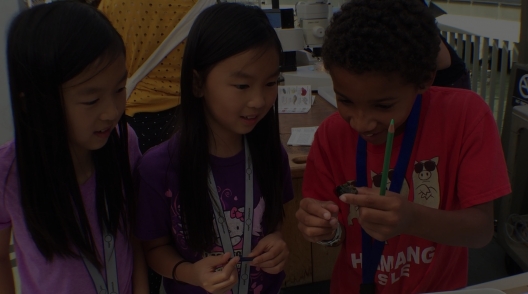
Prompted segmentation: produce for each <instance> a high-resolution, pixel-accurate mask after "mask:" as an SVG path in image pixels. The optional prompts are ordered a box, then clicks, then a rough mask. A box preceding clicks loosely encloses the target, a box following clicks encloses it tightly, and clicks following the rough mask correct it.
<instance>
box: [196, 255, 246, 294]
mask: <svg viewBox="0 0 528 294" xmlns="http://www.w3.org/2000/svg"><path fill="white" fill-rule="evenodd" d="M230 258H231V253H229V252H228V253H224V255H220V256H208V257H206V258H203V259H201V260H200V261H197V262H195V263H194V264H192V271H193V276H194V279H195V280H194V281H192V284H193V285H195V286H199V287H202V288H203V289H204V290H206V291H207V292H209V293H213V294H224V293H226V292H228V291H229V290H231V289H232V288H233V286H235V284H236V283H237V282H238V270H237V267H236V265H237V263H238V260H239V259H240V258H239V257H235V258H232V259H231V260H230ZM219 268H221V270H218V269H219Z"/></svg>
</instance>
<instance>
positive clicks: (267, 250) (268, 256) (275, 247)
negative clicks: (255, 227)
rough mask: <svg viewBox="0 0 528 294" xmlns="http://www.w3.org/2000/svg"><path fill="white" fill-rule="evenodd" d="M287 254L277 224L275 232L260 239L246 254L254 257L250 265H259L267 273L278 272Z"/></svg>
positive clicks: (288, 252)
mask: <svg viewBox="0 0 528 294" xmlns="http://www.w3.org/2000/svg"><path fill="white" fill-rule="evenodd" d="M289 255H290V251H289V250H288V245H287V244H286V242H285V241H284V239H283V238H282V233H281V225H279V226H278V227H277V230H275V232H273V233H271V234H269V235H267V236H265V237H264V238H262V239H260V241H259V242H258V244H257V245H256V246H255V248H253V250H252V251H251V253H250V254H249V255H248V256H249V257H254V259H253V261H252V262H251V265H252V266H256V267H259V268H261V269H262V270H263V271H264V272H266V273H268V274H278V273H280V272H281V271H282V270H283V269H284V266H285V265H286V261H287V260H288V256H289Z"/></svg>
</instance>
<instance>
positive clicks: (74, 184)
mask: <svg viewBox="0 0 528 294" xmlns="http://www.w3.org/2000/svg"><path fill="white" fill-rule="evenodd" d="M7 62H8V72H9V83H10V93H11V106H12V111H13V120H14V128H15V140H14V141H11V142H8V143H7V144H5V145H3V146H0V288H1V290H0V292H2V293H14V292H15V290H14V285H13V284H14V283H13V276H12V274H11V262H10V258H9V253H10V250H9V242H10V236H11V233H12V234H13V240H14V249H15V254H16V261H17V268H18V272H19V275H20V284H21V291H22V293H37V294H39V293H43V294H44V293H76V294H78V293H86V294H94V293H103V291H105V290H106V292H105V293H120V294H122V293H133V292H134V293H147V289H146V288H147V285H146V270H145V266H144V261H143V266H139V265H140V264H141V260H142V259H141V258H137V259H134V258H133V257H134V253H138V256H140V257H142V255H141V250H136V251H135V252H134V250H133V247H137V248H140V247H139V246H132V244H133V241H132V239H131V238H132V236H133V235H132V234H131V233H130V232H131V231H132V229H131V219H133V215H132V212H133V210H132V208H133V205H134V204H135V201H134V198H133V195H134V193H133V190H132V189H133V188H132V175H131V169H132V168H134V165H135V163H136V162H137V161H138V160H139V157H140V153H139V149H138V145H137V137H136V136H135V134H134V133H133V131H130V129H127V124H126V122H125V119H124V116H123V113H124V109H125V100H126V98H125V82H126V78H127V72H126V67H125V47H124V44H123V41H122V40H121V37H120V36H119V34H118V33H117V32H116V30H115V29H114V28H113V27H112V25H111V24H110V22H109V21H108V20H107V19H106V18H105V17H104V16H103V15H102V14H101V13H100V12H99V11H97V9H95V8H93V7H90V6H88V5H86V4H82V3H76V2H62V1H61V2H54V3H51V4H43V5H38V6H35V7H33V8H31V9H28V10H24V11H23V12H21V13H20V14H19V15H18V16H17V17H16V18H15V19H14V20H13V22H12V23H11V25H10V28H9V31H8V39H7ZM129 151H130V152H129ZM131 165H132V166H131ZM137 244H138V245H139V243H138V242H137ZM136 261H137V263H136V264H135V262H136ZM136 265H138V266H136ZM133 274H134V279H132V276H133ZM142 274H145V275H142ZM133 283H134V287H133Z"/></svg>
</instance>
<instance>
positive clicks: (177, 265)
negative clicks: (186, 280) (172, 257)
mask: <svg viewBox="0 0 528 294" xmlns="http://www.w3.org/2000/svg"><path fill="white" fill-rule="evenodd" d="M184 262H188V261H187V260H185V259H182V260H180V261H178V262H177V263H176V264H175V265H174V266H173V267H172V279H173V280H175V281H177V280H176V269H177V268H178V267H179V266H180V265H181V264H182V263H184Z"/></svg>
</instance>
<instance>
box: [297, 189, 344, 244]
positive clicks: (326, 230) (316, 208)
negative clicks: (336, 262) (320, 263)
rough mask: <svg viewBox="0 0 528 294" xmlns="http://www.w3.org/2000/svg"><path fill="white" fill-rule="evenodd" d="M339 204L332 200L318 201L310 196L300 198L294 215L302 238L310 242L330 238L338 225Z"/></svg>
mask: <svg viewBox="0 0 528 294" xmlns="http://www.w3.org/2000/svg"><path fill="white" fill-rule="evenodd" d="M338 212H339V206H337V204H335V203H334V202H332V201H319V200H315V199H312V198H304V199H302V200H301V203H300V205H299V209H298V210H297V212H296V213H295V217H297V220H298V221H299V224H298V227H299V230H300V231H301V233H302V234H303V236H304V238H305V239H306V240H308V241H310V242H319V241H323V240H332V239H333V238H334V235H335V233H336V230H337V226H339V221H338V220H337V214H338Z"/></svg>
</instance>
